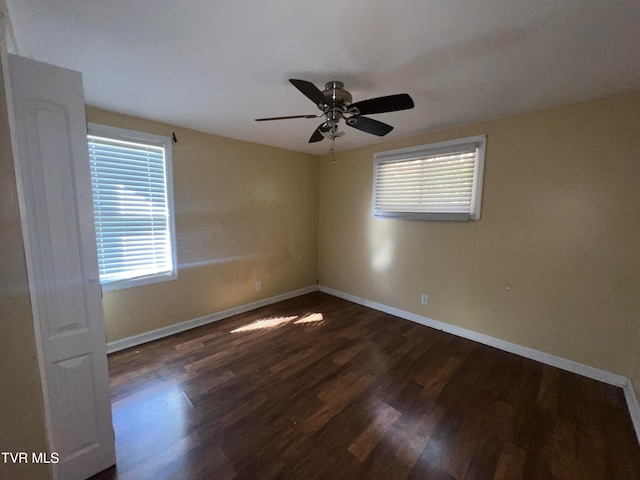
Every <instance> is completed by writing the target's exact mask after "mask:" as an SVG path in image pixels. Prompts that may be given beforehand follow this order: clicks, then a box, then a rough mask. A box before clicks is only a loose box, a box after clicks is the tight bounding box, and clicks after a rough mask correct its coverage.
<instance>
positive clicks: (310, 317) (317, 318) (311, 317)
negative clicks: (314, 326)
mask: <svg viewBox="0 0 640 480" xmlns="http://www.w3.org/2000/svg"><path fill="white" fill-rule="evenodd" d="M322 321H324V316H322V314H321V313H308V314H307V315H305V316H304V317H302V318H301V319H300V320H296V321H295V322H293V324H294V325H299V324H301V323H315V322H322Z"/></svg>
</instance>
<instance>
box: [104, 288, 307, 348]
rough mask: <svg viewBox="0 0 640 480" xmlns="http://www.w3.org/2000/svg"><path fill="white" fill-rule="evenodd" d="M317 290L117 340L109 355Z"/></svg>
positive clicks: (260, 301) (111, 343) (261, 301)
mask: <svg viewBox="0 0 640 480" xmlns="http://www.w3.org/2000/svg"><path fill="white" fill-rule="evenodd" d="M317 290H318V286H317V285H311V286H309V287H306V288H301V289H299V290H294V291H292V292H287V293H283V294H281V295H276V296H274V297H269V298H264V299H262V300H258V301H257V302H252V303H247V304H246V305H240V306H239V307H234V308H230V309H228V310H223V311H222V312H216V313H212V314H209V315H205V316H204V317H200V318H194V319H192V320H187V321H185V322H180V323H176V324H174V325H169V326H168V327H163V328H158V329H156V330H151V331H150V332H145V333H141V334H139V335H134V336H132V337H127V338H122V339H120V340H115V341H113V342H109V343H107V353H114V352H118V351H120V350H124V349H125V348H131V347H135V346H137V345H142V344H143V343H147V342H152V341H154V340H159V339H161V338H164V337H168V336H169V335H174V334H176V333H180V332H184V331H185V330H191V329H192V328H197V327H201V326H202V325H206V324H208V323H212V322H217V321H218V320H223V319H225V318H229V317H232V316H234V315H238V314H240V313H245V312H249V311H251V310H255V309H256V308H260V307H265V306H267V305H271V304H272V303H277V302H281V301H282V300H288V299H290V298H294V297H299V296H300V295H305V294H307V293H311V292H315V291H317Z"/></svg>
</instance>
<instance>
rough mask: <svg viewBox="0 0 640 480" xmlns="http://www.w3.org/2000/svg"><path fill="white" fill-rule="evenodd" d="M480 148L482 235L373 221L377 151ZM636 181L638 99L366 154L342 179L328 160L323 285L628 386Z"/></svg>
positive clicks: (344, 160)
mask: <svg viewBox="0 0 640 480" xmlns="http://www.w3.org/2000/svg"><path fill="white" fill-rule="evenodd" d="M349 134H354V135H357V134H358V133H356V132H351V131H350V132H349ZM479 134H487V150H486V168H485V177H484V192H483V207H482V218H481V220H480V221H477V222H469V223H455V222H426V221H403V220H394V219H374V218H373V217H372V215H371V179H372V157H373V153H374V152H375V151H382V150H388V149H394V148H400V147H407V146H412V145H419V144H423V143H429V142H436V141H441V140H448V139H454V138H460V137H466V136H471V135H479ZM639 180H640V92H635V93H630V94H626V95H618V96H612V97H608V98H605V99H600V100H596V101H592V102H587V103H579V104H575V105H569V106H564V107H560V108H554V109H550V110H545V111H540V112H535V113H529V114H525V115H518V116H514V117H510V118H504V119H499V120H493V121H488V122H484V123H478V124H474V125H469V126H464V127H459V128H451V129H447V130H443V131H438V132H434V133H429V134H425V135H421V136H416V137H411V138H405V139H401V140H397V141H390V142H386V143H381V144H378V145H377V146H375V147H367V148H358V149H354V150H350V151H346V152H343V153H340V154H338V156H337V163H336V164H335V165H331V164H330V163H329V160H328V158H326V157H324V158H322V159H321V161H320V225H319V227H320V231H319V280H320V283H321V284H322V285H325V286H327V287H331V288H334V289H337V290H340V291H343V292H346V293H349V294H352V295H356V296H359V297H364V298H367V299H370V300H373V301H376V302H380V303H383V304H386V305H390V306H393V307H397V308H400V309H404V310H407V311H410V312H413V313H417V314H420V315H424V316H427V317H430V318H433V319H436V320H440V321H443V322H447V323H450V324H453V325H457V326H460V327H464V328H468V329H471V330H474V331H476V332H480V333H483V334H487V335H491V336H493V337H497V338H500V339H504V340H507V341H510V342H514V343H517V344H520V345H525V346H528V347H531V348H535V349H539V350H542V351H544V352H548V353H551V354H554V355H559V356H561V357H565V358H568V359H571V360H575V361H578V362H581V363H584V364H587V365H592V366H595V367H599V368H602V369H605V370H609V371H612V372H615V373H618V374H622V375H627V376H628V375H631V373H632V371H631V370H632V363H633V362H632V357H633V356H634V348H635V347H636V346H637V340H636V337H637V335H636V333H637V332H638V323H639V322H640V307H639V305H640V281H639V280H640V278H639V277H640V276H639V273H640V248H639V243H638V241H639V239H640V215H639V214H638V209H639V208H640V182H639ZM421 293H427V294H429V295H430V305H429V306H422V305H420V294H421ZM639 361H640V359H639ZM637 374H638V375H640V368H638V369H637ZM636 382H639V383H640V378H637V380H636Z"/></svg>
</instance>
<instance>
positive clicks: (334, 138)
mask: <svg viewBox="0 0 640 480" xmlns="http://www.w3.org/2000/svg"><path fill="white" fill-rule="evenodd" d="M335 143H336V137H335V136H334V135H331V150H329V152H330V153H331V163H336V152H335V150H334V148H333V147H334V145H335Z"/></svg>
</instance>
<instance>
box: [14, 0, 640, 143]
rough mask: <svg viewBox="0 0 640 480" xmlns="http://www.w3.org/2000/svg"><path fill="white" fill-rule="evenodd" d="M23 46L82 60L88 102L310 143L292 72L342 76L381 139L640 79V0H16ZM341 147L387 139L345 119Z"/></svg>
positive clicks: (307, 108)
mask: <svg viewBox="0 0 640 480" xmlns="http://www.w3.org/2000/svg"><path fill="white" fill-rule="evenodd" d="M8 3H9V14H10V18H11V21H12V24H13V29H14V33H15V39H16V45H17V48H18V52H19V53H20V54H23V55H26V56H31V57H33V58H35V59H36V60H41V61H45V62H49V63H53V64H56V65H60V66H63V67H67V68H71V69H74V70H78V71H80V72H82V73H83V76H84V77H83V78H84V86H85V94H86V100H87V103H89V104H91V105H95V106H98V107H103V108H106V109H109V110H115V111H118V112H123V113H127V114H132V115H136V116H140V117H144V118H149V119H153V120H159V121H163V122H167V123H171V124H175V125H180V126H184V127H190V128H194V129H196V130H200V131H203V132H209V133H213V134H217V135H223V136H226V137H232V138H237V139H242V140H248V141H252V142H257V143H262V144H267V145H274V146H278V147H283V148H287V149H291V150H298V151H304V152H310V153H316V154H323V153H327V152H328V149H329V145H328V141H326V140H325V141H323V142H320V143H316V144H309V143H307V141H308V139H309V137H310V136H311V134H312V133H313V131H314V129H315V128H316V126H317V125H318V124H319V123H320V121H319V119H315V120H306V119H301V120H283V121H277V122H264V123H258V122H254V121H253V119H254V118H258V117H268V116H280V115H296V114H309V113H318V110H317V109H316V107H315V106H314V104H313V103H312V102H311V101H310V100H308V99H307V98H306V97H304V96H303V95H302V94H301V93H300V92H298V91H297V90H296V89H295V88H294V87H293V86H292V85H290V84H289V82H288V81H287V79H288V78H300V79H304V80H309V81H312V82H314V83H315V84H316V85H317V86H319V87H322V85H323V84H324V83H325V82H327V81H329V80H341V81H342V82H344V84H345V88H346V89H347V90H349V91H350V92H351V94H352V95H353V98H354V101H359V100H364V99H367V98H371V97H378V96H384V95H391V94H395V93H403V92H406V93H409V94H410V95H411V96H412V97H413V99H414V101H415V104H416V108H414V109H413V110H407V111H402V112H394V113H386V114H379V115H372V118H376V119H378V120H381V121H383V122H386V123H389V124H391V125H393V126H395V129H394V131H393V132H391V133H390V134H389V135H387V137H384V139H389V138H397V137H404V136H408V135H412V134H416V133H421V132H425V131H429V130H434V129H438V128H442V127H445V126H451V125H457V124H464V123H469V122H473V121H478V120H484V119H489V118H495V117H500V116H505V115H509V114H513V113H518V112H523V111H528V110H534V109H540V108H545V107H549V106H553V105H559V104H563V103H570V102H574V101H579V100H584V99H589V98H595V97H599V96H604V95H607V94H609V93H613V92H621V91H627V90H632V89H638V88H640V62H639V59H640V2H639V1H638V0H609V1H605V0H564V1H563V0H536V1H530V0H520V1H514V0H402V1H391V0H349V1H344V0H325V1H323V2H320V1H317V0H279V1H260V0H253V1H251V0H215V1H212V0H135V1H131V0H109V1H107V0H8ZM342 129H343V130H346V132H347V134H346V136H344V137H343V138H341V139H339V140H338V141H337V143H336V149H337V150H344V149H347V148H352V147H356V146H361V145H366V144H372V143H375V142H379V141H382V139H380V138H379V137H375V136H373V135H369V134H366V133H363V132H360V131H358V130H355V129H353V128H350V127H347V126H344V124H343V127H342Z"/></svg>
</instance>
